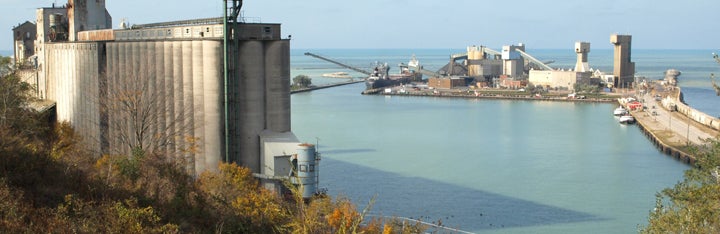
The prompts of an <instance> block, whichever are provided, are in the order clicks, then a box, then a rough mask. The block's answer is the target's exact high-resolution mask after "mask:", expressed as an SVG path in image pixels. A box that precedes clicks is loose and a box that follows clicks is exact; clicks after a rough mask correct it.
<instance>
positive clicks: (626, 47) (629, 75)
mask: <svg viewBox="0 0 720 234" xmlns="http://www.w3.org/2000/svg"><path fill="white" fill-rule="evenodd" d="M631 42H632V36H631V35H618V34H613V35H611V36H610V43H612V44H613V45H615V58H614V63H613V64H614V69H613V75H614V76H615V84H614V85H615V87H629V86H631V85H632V82H633V80H634V77H635V63H634V62H632V61H631Z"/></svg>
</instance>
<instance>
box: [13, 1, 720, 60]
mask: <svg viewBox="0 0 720 234" xmlns="http://www.w3.org/2000/svg"><path fill="white" fill-rule="evenodd" d="M53 2H57V5H63V4H65V3H66V2H67V1H63V0H57V1H52V0H0V6H2V7H0V29H1V30H2V33H0V50H12V41H11V40H12V36H11V30H12V28H13V27H14V26H17V25H18V24H19V23H22V22H25V21H26V20H28V21H31V22H33V21H34V20H35V19H34V18H35V9H36V8H40V7H49V6H50V5H51V4H52V3H53ZM106 3H107V8H108V10H109V12H110V14H111V15H112V17H113V26H114V27H118V25H119V23H120V20H121V19H122V18H127V20H128V21H129V22H130V23H131V24H143V23H155V22H165V21H174V20H183V19H194V18H208V17H218V16H221V14H222V1H220V0H195V1H191V0H106ZM242 11H243V15H244V16H245V17H247V18H248V19H250V20H249V21H252V22H255V21H258V19H259V20H261V22H264V23H281V24H282V34H283V37H286V36H287V35H292V42H291V47H292V48H298V49H324V48H359V49H382V48H413V49H421V48H437V49H458V48H465V47H466V46H469V45H484V46H487V47H490V48H494V49H500V48H501V47H502V46H503V45H510V44H517V43H525V44H526V46H527V47H528V48H533V49H565V48H573V46H574V42H576V41H587V42H590V43H592V45H591V46H592V48H595V49H610V48H612V45H611V44H610V42H609V41H610V35H611V34H614V33H619V34H631V35H632V36H633V42H632V46H633V47H632V48H633V49H711V50H718V48H720V30H719V29H720V27H718V26H717V23H718V22H720V1H717V0H684V1H665V0H632V1H628V0H549V1H537V0H515V1H488V0H444V1H439V0H362V1H359V0H355V1H350V0H304V1H298V0H245V1H244V4H243V8H242Z"/></svg>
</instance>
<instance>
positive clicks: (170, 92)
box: [35, 0, 319, 194]
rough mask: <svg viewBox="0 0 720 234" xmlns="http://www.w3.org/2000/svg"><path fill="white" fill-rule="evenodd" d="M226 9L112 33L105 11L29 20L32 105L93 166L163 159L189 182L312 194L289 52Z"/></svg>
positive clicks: (83, 0) (74, 8)
mask: <svg viewBox="0 0 720 234" xmlns="http://www.w3.org/2000/svg"><path fill="white" fill-rule="evenodd" d="M227 2H232V7H230V8H229V9H227V10H226V11H225V12H224V13H223V14H227V17H225V16H224V17H222V18H211V19H197V20H181V21H173V22H164V23H153V24H143V25H133V26H131V27H129V26H128V25H125V23H124V22H123V25H122V27H121V28H120V29H110V28H111V24H112V23H111V22H112V18H111V16H110V14H109V12H108V11H107V10H106V9H105V1H104V0H95V1H90V0H70V1H68V4H67V5H65V6H63V7H55V6H53V7H52V8H41V9H38V11H37V17H38V19H37V22H38V27H37V34H38V36H37V39H36V41H35V46H36V48H37V49H36V51H37V53H38V66H37V73H38V79H37V80H38V83H37V87H38V96H39V97H40V98H43V99H49V100H52V101H54V102H55V105H56V111H57V119H58V121H67V122H69V123H70V124H71V125H72V126H73V127H74V128H75V129H76V130H77V131H78V132H79V133H80V135H82V136H84V142H85V144H86V145H88V146H89V147H90V149H91V150H93V151H94V152H97V153H98V154H120V155H129V154H130V152H131V151H132V150H134V149H138V148H139V149H142V150H145V151H149V152H160V153H165V154H166V155H174V156H176V158H174V159H173V160H176V161H177V162H180V163H182V164H183V165H186V167H187V171H188V172H189V173H191V174H193V175H199V173H201V172H204V171H217V170H218V165H219V163H220V162H236V163H238V164H239V165H242V166H246V167H248V168H250V169H251V170H252V171H253V172H254V173H256V176H257V177H259V178H262V179H263V181H265V182H267V183H264V184H265V185H266V186H268V187H271V188H274V189H278V187H279V186H280V184H281V183H280V182H279V181H278V179H288V178H290V177H289V176H291V175H292V174H293V173H295V174H294V175H296V177H297V176H298V175H300V176H302V177H303V178H299V179H297V178H296V180H294V181H295V182H296V183H303V184H305V188H306V190H307V189H316V188H317V185H316V183H317V178H315V177H314V175H316V174H315V171H316V170H317V165H316V164H317V162H318V161H317V160H319V158H318V157H316V156H317V154H316V152H315V150H314V146H312V145H308V144H301V143H300V142H299V141H298V139H297V137H295V135H294V134H293V133H292V132H291V124H290V40H289V39H283V38H281V36H280V35H281V31H280V25H279V24H265V23H244V22H238V19H239V17H238V16H239V12H240V7H241V6H242V3H241V1H239V0H235V1H226V3H227ZM226 7H227V5H226ZM45 19H49V20H45ZM228 19H229V20H228ZM297 152H301V153H302V154H304V155H305V156H303V157H304V158H302V159H298V153H297ZM308 152H311V154H312V155H310V156H307V155H306V154H308ZM308 158H310V159H308ZM298 160H300V161H303V160H305V161H303V162H302V163H301V162H299V161H298ZM308 160H309V161H308ZM303 163H304V164H303ZM298 165H304V166H300V167H299V166H298ZM314 192H315V190H313V191H309V192H308V194H312V193H314Z"/></svg>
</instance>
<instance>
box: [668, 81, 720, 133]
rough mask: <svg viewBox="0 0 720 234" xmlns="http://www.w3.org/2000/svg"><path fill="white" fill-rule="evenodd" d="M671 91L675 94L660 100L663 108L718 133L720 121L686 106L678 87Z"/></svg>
mask: <svg viewBox="0 0 720 234" xmlns="http://www.w3.org/2000/svg"><path fill="white" fill-rule="evenodd" d="M673 91H675V93H673V94H671V95H668V96H667V97H666V98H665V99H663V100H662V105H663V107H665V108H667V109H671V108H672V109H673V110H675V111H677V112H678V113H681V114H683V115H685V116H687V117H688V118H690V119H692V120H694V121H695V122H698V123H700V124H702V125H705V126H707V127H709V128H712V129H714V130H716V131H720V119H718V118H715V117H714V116H711V115H708V114H706V113H703V112H702V111H699V110H696V109H694V108H692V107H690V106H688V105H686V104H685V101H684V100H683V93H682V90H681V89H680V88H679V87H677V88H675V89H674V90H673ZM673 106H674V107H673Z"/></svg>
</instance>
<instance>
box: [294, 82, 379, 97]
mask: <svg viewBox="0 0 720 234" xmlns="http://www.w3.org/2000/svg"><path fill="white" fill-rule="evenodd" d="M360 82H365V80H351V81H346V82H339V83H332V84H326V85H320V86H313V87H308V88H302V89H297V90H292V91H290V94H295V93H304V92H310V91H313V90H318V89H327V88H332V87H337V86H343V85H349V84H356V83H360Z"/></svg>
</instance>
